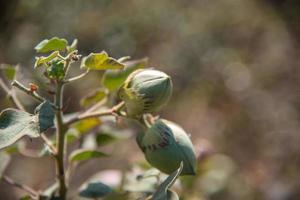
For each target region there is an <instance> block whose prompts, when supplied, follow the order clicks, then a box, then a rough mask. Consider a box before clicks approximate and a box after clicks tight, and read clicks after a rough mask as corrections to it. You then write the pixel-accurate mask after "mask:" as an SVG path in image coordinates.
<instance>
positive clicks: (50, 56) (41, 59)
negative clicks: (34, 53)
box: [34, 51, 59, 68]
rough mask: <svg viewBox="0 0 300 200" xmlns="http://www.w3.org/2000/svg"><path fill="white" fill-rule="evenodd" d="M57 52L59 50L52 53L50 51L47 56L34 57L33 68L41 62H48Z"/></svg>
mask: <svg viewBox="0 0 300 200" xmlns="http://www.w3.org/2000/svg"><path fill="white" fill-rule="evenodd" d="M58 54H59V51H54V52H53V53H51V54H50V55H49V56H41V57H36V58H35V59H36V60H35V63H34V68H37V67H39V66H41V65H43V64H47V63H48V62H50V61H51V60H53V59H54V58H56V57H57V56H58Z"/></svg>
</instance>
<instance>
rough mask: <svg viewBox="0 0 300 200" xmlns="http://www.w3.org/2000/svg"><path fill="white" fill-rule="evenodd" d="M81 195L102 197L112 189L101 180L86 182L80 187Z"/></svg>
mask: <svg viewBox="0 0 300 200" xmlns="http://www.w3.org/2000/svg"><path fill="white" fill-rule="evenodd" d="M79 192H80V193H79V196H81V197H85V198H91V199H96V198H101V197H104V196H106V195H108V194H109V193H111V192H112V189H111V188H110V187H109V186H107V185H105V184H103V183H101V182H89V183H84V184H83V185H82V186H81V187H80V189H79Z"/></svg>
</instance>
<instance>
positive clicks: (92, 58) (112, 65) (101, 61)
mask: <svg viewBox="0 0 300 200" xmlns="http://www.w3.org/2000/svg"><path fill="white" fill-rule="evenodd" d="M81 68H88V69H92V70H106V69H122V68H124V65H123V64H122V63H120V62H118V61H117V60H116V59H114V58H111V57H109V56H108V54H107V53H106V52H105V51H102V52H101V53H91V54H90V55H88V56H86V57H84V58H83V59H82V62H81Z"/></svg>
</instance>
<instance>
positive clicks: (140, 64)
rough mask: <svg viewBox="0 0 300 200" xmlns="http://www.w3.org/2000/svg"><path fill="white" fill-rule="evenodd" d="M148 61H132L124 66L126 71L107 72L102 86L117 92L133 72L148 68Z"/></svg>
mask: <svg viewBox="0 0 300 200" xmlns="http://www.w3.org/2000/svg"><path fill="white" fill-rule="evenodd" d="M147 63H148V59H147V58H144V59H140V60H132V61H126V62H124V63H123V64H124V65H125V68H124V69H121V70H107V71H105V73H104V75H103V77H102V84H103V85H104V86H105V87H106V88H107V89H108V90H109V91H114V90H117V89H118V88H119V87H120V86H121V85H122V84H123V83H124V81H125V80H126V78H127V77H128V76H129V74H131V73H132V72H133V71H135V70H137V69H141V68H145V67H146V66H147Z"/></svg>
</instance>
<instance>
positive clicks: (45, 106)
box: [34, 101, 54, 132]
mask: <svg viewBox="0 0 300 200" xmlns="http://www.w3.org/2000/svg"><path fill="white" fill-rule="evenodd" d="M34 112H35V114H36V115H37V116H38V121H39V127H40V132H44V131H46V130H47V129H48V128H50V127H52V126H53V125H54V122H53V121H54V111H53V108H52V106H51V104H50V103H49V102H48V101H45V102H43V103H41V104H40V105H39V106H38V107H36V108H35V111H34Z"/></svg>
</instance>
